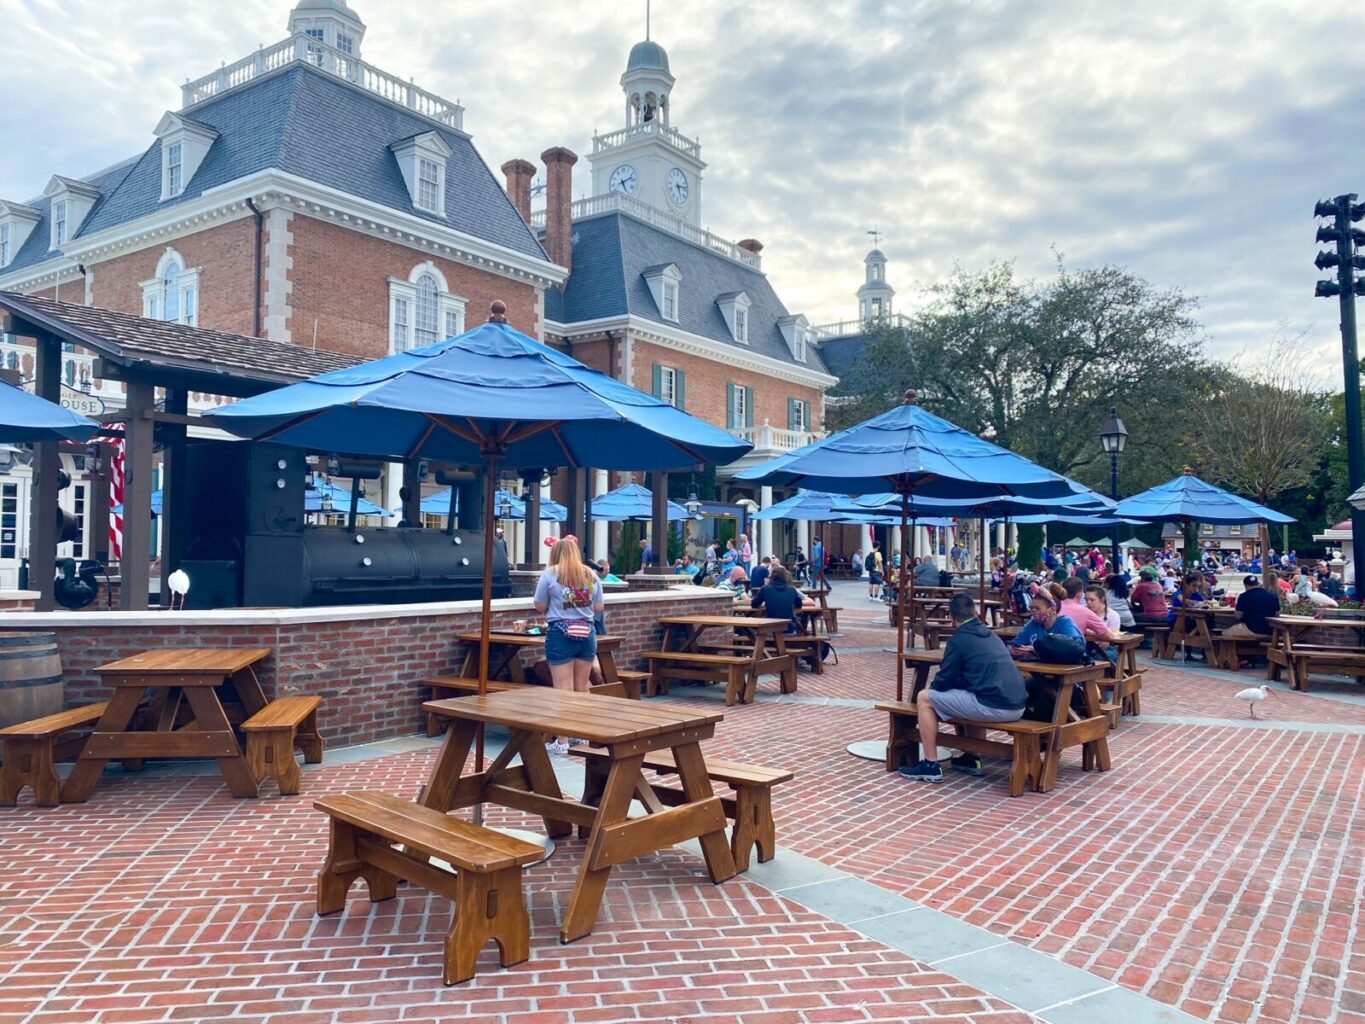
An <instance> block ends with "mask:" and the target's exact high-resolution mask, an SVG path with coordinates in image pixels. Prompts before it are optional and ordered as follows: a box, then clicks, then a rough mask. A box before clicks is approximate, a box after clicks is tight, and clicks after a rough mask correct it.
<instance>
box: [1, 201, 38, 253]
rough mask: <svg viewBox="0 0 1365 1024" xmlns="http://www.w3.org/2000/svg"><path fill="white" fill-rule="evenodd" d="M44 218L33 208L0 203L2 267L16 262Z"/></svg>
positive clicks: (18, 204) (17, 204)
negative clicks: (16, 258)
mask: <svg viewBox="0 0 1365 1024" xmlns="http://www.w3.org/2000/svg"><path fill="white" fill-rule="evenodd" d="M42 217H43V215H42V214H41V213H39V212H38V211H37V210H35V209H34V208H33V207H31V206H24V205H22V204H20V203H3V202H0V267H7V266H9V265H10V264H11V263H13V262H14V258H15V257H16V256H18V255H19V250H20V249H22V248H23V247H24V243H25V242H26V241H28V236H29V235H31V234H32V233H33V229H34V227H36V226H37V224H38V222H39V221H40V220H42Z"/></svg>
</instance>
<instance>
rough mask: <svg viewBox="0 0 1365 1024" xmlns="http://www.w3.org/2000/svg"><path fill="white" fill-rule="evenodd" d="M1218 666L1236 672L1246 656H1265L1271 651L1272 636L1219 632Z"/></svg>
mask: <svg viewBox="0 0 1365 1024" xmlns="http://www.w3.org/2000/svg"><path fill="white" fill-rule="evenodd" d="M1217 642H1218V648H1217V650H1218V655H1217V657H1218V667H1219V668H1225V669H1227V670H1228V671H1229V672H1236V671H1237V666H1238V664H1239V663H1240V662H1241V661H1242V659H1243V658H1244V657H1246V658H1265V657H1267V655H1268V654H1269V652H1270V637H1268V636H1265V637H1252V636H1224V635H1223V634H1221V633H1220V634H1219V635H1218V637H1217Z"/></svg>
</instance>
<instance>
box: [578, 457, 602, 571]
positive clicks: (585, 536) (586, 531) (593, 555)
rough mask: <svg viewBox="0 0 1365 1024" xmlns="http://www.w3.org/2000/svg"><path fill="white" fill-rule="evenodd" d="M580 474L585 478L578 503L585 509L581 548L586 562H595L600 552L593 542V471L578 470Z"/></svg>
mask: <svg viewBox="0 0 1365 1024" xmlns="http://www.w3.org/2000/svg"><path fill="white" fill-rule="evenodd" d="M578 473H579V475H580V476H581V477H582V478H583V483H582V488H581V490H580V491H579V502H578V504H579V507H580V508H582V509H583V532H582V533H580V534H579V535H578V538H579V547H581V548H582V549H583V559H584V560H585V561H588V562H595V561H596V560H597V558H598V557H599V552H598V551H597V550H596V547H595V546H594V544H593V541H592V470H591V469H588V468H587V467H586V466H585V467H584V468H583V469H580V470H578Z"/></svg>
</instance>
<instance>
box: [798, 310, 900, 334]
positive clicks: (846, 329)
mask: <svg viewBox="0 0 1365 1024" xmlns="http://www.w3.org/2000/svg"><path fill="white" fill-rule="evenodd" d="M869 323H875V324H880V325H882V326H884V327H909V326H910V318H909V317H908V316H906V315H905V314H904V313H892V314H891V315H890V316H884V317H882V318H881V319H880V320H875V321H868V320H840V321H839V322H838V323H837V324H821V325H820V326H819V327H812V328H811V332H812V333H813V334H814V335H815V337H816V338H817V339H820V340H823V339H825V338H848V337H852V336H853V335H855V334H862V333H864V332H865V331H866V330H867V326H868V324H869Z"/></svg>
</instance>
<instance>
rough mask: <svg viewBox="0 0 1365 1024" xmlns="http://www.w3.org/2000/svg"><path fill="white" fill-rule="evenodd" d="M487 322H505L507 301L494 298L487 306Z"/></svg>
mask: <svg viewBox="0 0 1365 1024" xmlns="http://www.w3.org/2000/svg"><path fill="white" fill-rule="evenodd" d="M488 322H489V323H490V324H505V323H507V303H505V302H503V301H502V299H494V300H493V302H492V304H491V305H490V306H489V307H488Z"/></svg>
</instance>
